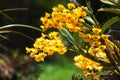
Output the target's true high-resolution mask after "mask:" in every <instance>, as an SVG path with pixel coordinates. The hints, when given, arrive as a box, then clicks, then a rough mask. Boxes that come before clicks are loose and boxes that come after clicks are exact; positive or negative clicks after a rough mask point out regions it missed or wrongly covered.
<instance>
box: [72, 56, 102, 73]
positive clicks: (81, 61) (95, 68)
mask: <svg viewBox="0 0 120 80" xmlns="http://www.w3.org/2000/svg"><path fill="white" fill-rule="evenodd" d="M74 60H75V65H76V66H77V67H79V68H80V69H82V70H84V74H85V75H90V74H91V75H95V72H99V71H101V69H102V68H103V67H102V66H100V63H97V62H94V61H92V60H90V59H88V58H86V57H84V56H82V55H78V56H75V57H74Z"/></svg>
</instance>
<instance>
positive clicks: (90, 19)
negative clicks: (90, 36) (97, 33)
mask: <svg viewBox="0 0 120 80" xmlns="http://www.w3.org/2000/svg"><path fill="white" fill-rule="evenodd" d="M85 20H87V21H88V22H89V23H90V24H92V25H94V26H96V24H95V22H94V21H93V19H92V18H91V17H89V16H87V17H85Z"/></svg>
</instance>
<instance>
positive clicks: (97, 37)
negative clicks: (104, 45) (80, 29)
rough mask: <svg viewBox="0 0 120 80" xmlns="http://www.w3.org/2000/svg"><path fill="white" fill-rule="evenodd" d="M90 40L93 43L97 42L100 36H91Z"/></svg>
mask: <svg viewBox="0 0 120 80" xmlns="http://www.w3.org/2000/svg"><path fill="white" fill-rule="evenodd" d="M92 39H93V40H95V41H98V40H99V39H100V36H98V35H92Z"/></svg>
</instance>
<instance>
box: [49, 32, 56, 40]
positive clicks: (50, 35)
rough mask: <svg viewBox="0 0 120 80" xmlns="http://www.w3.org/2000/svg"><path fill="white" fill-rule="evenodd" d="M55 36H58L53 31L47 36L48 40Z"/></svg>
mask: <svg viewBox="0 0 120 80" xmlns="http://www.w3.org/2000/svg"><path fill="white" fill-rule="evenodd" d="M57 35H58V32H55V31H54V32H51V33H49V35H48V36H49V38H50V39H55V38H56V36H57Z"/></svg>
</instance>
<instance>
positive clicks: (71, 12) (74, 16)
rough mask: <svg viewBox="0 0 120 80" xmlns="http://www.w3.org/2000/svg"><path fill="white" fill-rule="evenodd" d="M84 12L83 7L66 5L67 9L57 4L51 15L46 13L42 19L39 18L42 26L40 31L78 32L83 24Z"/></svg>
mask: <svg viewBox="0 0 120 80" xmlns="http://www.w3.org/2000/svg"><path fill="white" fill-rule="evenodd" d="M85 16H86V12H85V11H84V9H83V7H77V8H76V7H75V5H74V4H73V3H68V8H65V7H64V6H63V5H61V4H59V5H58V6H57V7H54V8H53V12H52V14H49V13H46V14H45V16H44V17H41V18H40V20H41V21H42V23H43V25H41V28H42V30H44V31H45V30H47V29H48V28H52V27H53V28H58V27H59V28H66V29H68V30H69V31H70V32H78V31H79V30H80V26H81V25H82V24H83V22H84V17H85Z"/></svg>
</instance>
